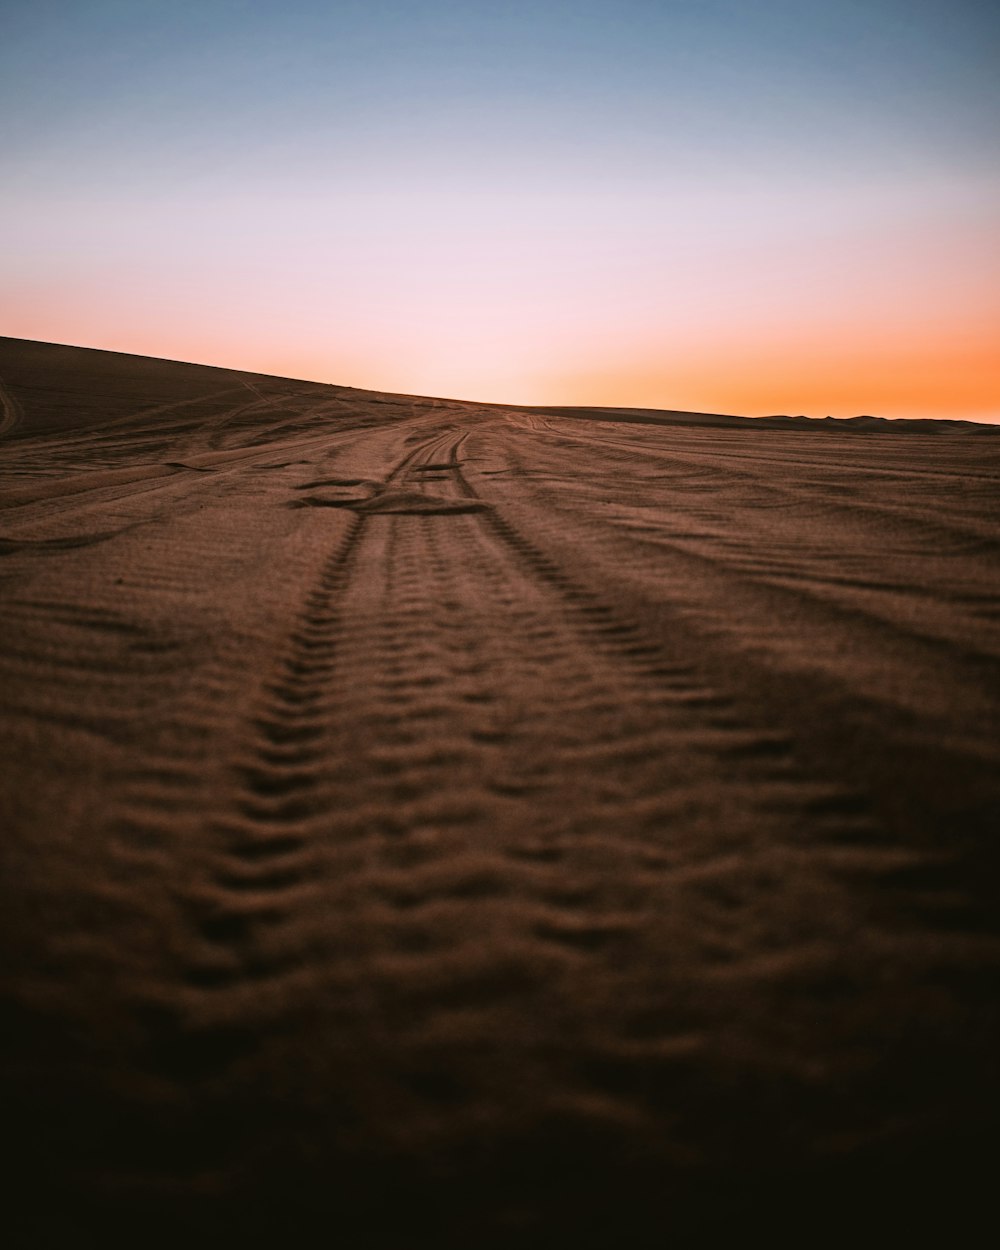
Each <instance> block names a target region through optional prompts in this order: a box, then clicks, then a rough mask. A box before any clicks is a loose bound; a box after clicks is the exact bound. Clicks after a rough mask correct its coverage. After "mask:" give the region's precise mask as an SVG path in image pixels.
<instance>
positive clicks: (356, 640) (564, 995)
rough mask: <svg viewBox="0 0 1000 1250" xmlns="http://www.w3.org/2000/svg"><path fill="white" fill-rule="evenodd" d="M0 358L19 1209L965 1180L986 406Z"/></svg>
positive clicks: (848, 1188)
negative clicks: (559, 401) (667, 395)
mask: <svg viewBox="0 0 1000 1250" xmlns="http://www.w3.org/2000/svg"><path fill="white" fill-rule="evenodd" d="M0 379H2V389H0V399H2V404H3V412H2V421H0V425H2V428H3V434H4V437H3V439H2V441H0V471H2V475H3V496H2V500H0V579H2V586H0V592H2V612H3V626H2V637H0V688H2V696H3V713H2V735H3V736H2V744H3V787H2V805H0V826H2V831H3V832H2V837H0V853H2V871H3V895H2V899H0V904H2V905H0V925H2V947H0V950H2V963H3V968H4V973H5V993H4V996H3V1004H2V1013H3V1014H2V1021H0V1023H2V1029H0V1039H2V1042H0V1044H2V1048H3V1052H4V1055H3V1058H4V1072H3V1094H4V1099H5V1103H6V1110H5V1112H4V1119H3V1125H4V1128H3V1134H4V1138H5V1144H6V1145H7V1146H8V1147H9V1148H13V1152H14V1154H15V1156H16V1166H15V1167H14V1168H10V1167H9V1166H8V1170H7V1172H6V1174H5V1180H6V1181H7V1182H8V1185H9V1189H8V1195H7V1197H5V1199H4V1208H3V1212H2V1213H0V1226H2V1230H3V1232H4V1233H9V1232H10V1230H11V1229H14V1230H15V1232H14V1237H15V1241H16V1242H17V1244H24V1245H32V1246H36V1245H45V1244H49V1243H50V1242H51V1243H52V1244H59V1245H65V1246H73V1247H79V1246H91V1245H101V1244H109V1242H112V1241H115V1242H117V1241H122V1242H124V1241H128V1242H130V1244H133V1245H136V1246H141V1245H149V1244H152V1243H154V1242H155V1243H159V1242H161V1241H162V1242H163V1243H166V1244H173V1245H181V1246H185V1245H186V1246H193V1245H203V1244H204V1245H213V1246H219V1245H228V1244H234V1245H235V1244H247V1243H248V1242H249V1243H261V1244H267V1245H269V1246H280V1245H306V1244H310V1245H311V1244H320V1245H336V1246H343V1247H347V1248H352V1247H355V1246H377V1247H393V1248H395V1247H399V1248H401V1250H402V1248H405V1247H409V1246H420V1245H433V1246H441V1247H449V1248H452V1250H454V1248H455V1247H475V1246H489V1247H507V1246H511V1247H514V1246H535V1245H539V1246H540V1245H545V1246H550V1247H557V1248H558V1247H561V1246H573V1247H577V1246H597V1247H604V1246H607V1247H609V1248H610V1247H618V1246H625V1247H628V1246H647V1245H648V1246H668V1245H670V1246H673V1245H679V1246H685V1245H690V1244H695V1242H696V1241H698V1240H699V1239H701V1238H705V1239H717V1240H718V1241H719V1242H720V1244H721V1243H722V1240H723V1238H725V1239H727V1244H729V1243H731V1244H741V1242H742V1240H743V1239H745V1238H747V1237H750V1236H757V1237H758V1238H759V1237H763V1238H765V1239H770V1240H771V1242H772V1243H773V1242H774V1241H776V1240H778V1239H786V1240H789V1241H793V1242H795V1243H796V1244H798V1245H801V1246H809V1245H814V1244H817V1243H819V1242H821V1241H822V1240H823V1238H824V1237H825V1236H827V1235H828V1234H830V1235H832V1234H834V1233H836V1234H837V1235H838V1236H849V1237H851V1238H853V1241H854V1244H859V1243H860V1244H866V1243H867V1242H868V1241H869V1240H875V1239H877V1238H879V1237H883V1238H884V1237H885V1236H886V1235H888V1236H889V1240H888V1241H884V1242H883V1244H893V1242H892V1237H893V1236H894V1235H899V1234H902V1233H904V1232H914V1231H917V1230H922V1231H926V1230H928V1229H939V1230H943V1231H944V1232H945V1233H947V1234H948V1235H951V1236H953V1237H954V1236H955V1235H957V1229H958V1226H959V1225H961V1224H962V1222H963V1221H966V1220H971V1219H972V1218H973V1217H974V1216H976V1215H982V1214H983V1213H984V1212H990V1213H991V1215H992V1199H993V1195H992V1193H991V1186H992V1184H993V1183H994V1162H995V1151H994V1135H995V1131H996V1115H997V1109H998V1098H997V1093H998V1086H1000V1081H998V1071H997V1067H998V1065H997V1058H996V1052H997V1042H998V1031H997V1028H996V1023H997V1022H996V1009H995V1003H996V995H995V985H996V974H997V971H998V968H997V963H998V959H997V957H998V952H1000V943H998V941H997V917H998V912H997V885H998V852H997V846H998V834H1000V432H998V431H994V430H983V429H977V428H975V427H963V426H961V425H946V424H941V425H933V424H929V425H927V426H924V427H912V428H905V427H899V428H896V427H890V428H889V429H884V428H880V427H879V425H878V423H872V422H862V423H860V424H859V425H851V424H828V425H819V426H814V425H803V424H802V423H798V424H796V423H790V424H785V425H782V423H780V422H778V423H770V425H765V426H758V425H755V424H753V423H752V422H742V421H739V420H736V419H727V418H718V419H716V418H712V419H710V420H708V421H705V420H701V421H699V420H697V419H694V418H692V419H690V420H689V419H687V418H686V417H685V416H684V414H672V415H671V416H669V417H668V418H667V419H663V418H655V419H651V418H650V416H649V414H645V415H643V414H636V413H619V414H617V415H618V416H619V417H621V418H623V419H621V420H615V419H611V418H614V417H615V416H616V414H614V413H609V412H608V411H606V410H605V411H603V412H600V413H594V412H590V413H588V412H586V411H585V410H576V411H574V410H561V411H560V412H558V413H555V412H552V411H549V412H543V411H536V412H530V411H526V410H517V409H503V408H498V407H491V406H486V405H476V404H465V403H457V402H451V401H442V400H429V399H414V398H408V397H402V396H395V395H380V394H373V393H369V392H360V391H352V390H349V389H347V388H338V387H334V386H320V385H316V384H311V383H304V382H294V381H288V380H285V379H279V378H269V377H262V376H256V375H250V374H240V373H233V372H227V371H224V370H214V369H206V368H200V367H196V366H188V365H180V364H173V363H168V362H164V361H155V360H146V359H140V358H135V357H126V356H116V355H112V354H107V353H101V352H90V351H82V350H79V349H72V348H61V347H50V346H43V345H39V344H31V343H23V342H18V341H15V340H10V339H7V340H2V341H0ZM310 1230H313V1231H310ZM315 1230H318V1233H317V1232H316V1231H315ZM18 1239H19V1240H18ZM942 1244H945V1243H944V1242H942ZM952 1244H969V1243H968V1242H966V1241H963V1242H955V1241H953V1242H952Z"/></svg>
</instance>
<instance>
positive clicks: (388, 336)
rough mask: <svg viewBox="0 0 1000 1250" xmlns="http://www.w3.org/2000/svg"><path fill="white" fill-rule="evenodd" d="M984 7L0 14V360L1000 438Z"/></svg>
mask: <svg viewBox="0 0 1000 1250" xmlns="http://www.w3.org/2000/svg"><path fill="white" fill-rule="evenodd" d="M998 152H1000V5H997V4H996V3H995V0H978V2H976V3H963V2H962V0H943V2H938V0H836V3H832V2H831V0H754V3H748V2H747V0H607V2H605V0H530V2H529V0H504V2H503V3H498V2H497V0H490V2H489V3H487V2H485V0H460V2H459V0H456V2H445V0H330V2H327V3H320V2H319V0H284V2H283V3H281V4H277V3H267V2H265V0H256V2H254V0H172V2H171V3H169V4H167V3H159V2H158V0H146V2H142V0H18V2H12V0H0V239H2V240H3V247H2V248H0V333H3V334H6V335H11V336H14V337H23V338H32V339H40V340H44V341H48V342H62V343H73V344H77V345H80V346H86V347H99V348H107V349H111V350H116V351H126V352H137V353H141V354H145V355H152V356H164V357H168V358H171V359H179V360H190V361H197V362H201V363H205V364H216V365H224V366H227V367H231V368H241V369H249V370H254V371H259V372H265V373H276V374H281V375H284V376H289V377H301V378H310V379H316V380H319V381H327V382H334V383H339V384H342V385H349V386H357V387H363V388H370V389H375V390H385V391H399V392H405V393H413V394H424V395H441V396H452V397H459V398H466V399H477V400H489V401H498V402H509V403H525V404H557V403H562V404H599V405H611V406H629V407H661V408H680V409H693V410H696V411H707V412H734V413H745V414H749V415H762V414H765V413H779V412H784V413H793V414H794V413H805V414H808V415H810V416H825V415H827V414H830V415H834V416H853V415H856V414H860V413H874V414H876V415H882V416H890V417H892V416H900V417H901V416H911V417H964V418H971V419H976V420H994V421H998V422H1000V160H998Z"/></svg>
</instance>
